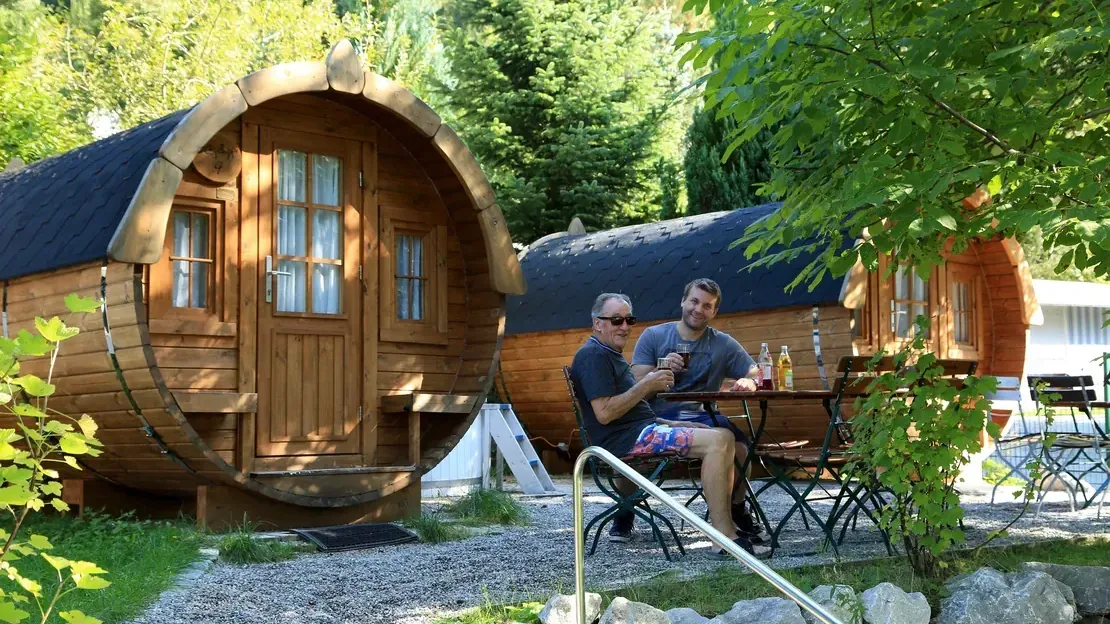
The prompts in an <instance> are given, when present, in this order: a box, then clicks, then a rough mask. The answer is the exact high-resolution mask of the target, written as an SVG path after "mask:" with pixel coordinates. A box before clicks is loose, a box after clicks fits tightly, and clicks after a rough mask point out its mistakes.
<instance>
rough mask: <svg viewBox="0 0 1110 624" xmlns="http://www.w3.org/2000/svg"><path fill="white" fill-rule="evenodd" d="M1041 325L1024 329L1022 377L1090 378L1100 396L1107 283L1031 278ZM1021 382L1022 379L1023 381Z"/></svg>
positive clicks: (1107, 338) (1107, 348)
mask: <svg viewBox="0 0 1110 624" xmlns="http://www.w3.org/2000/svg"><path fill="white" fill-rule="evenodd" d="M1033 290H1034V292H1036V294H1037V302H1038V303H1040V305H1041V310H1042V311H1043V312H1044V324H1043V325H1040V326H1036V325H1034V326H1032V327H1030V328H1029V348H1028V349H1026V352H1025V353H1026V355H1025V358H1026V359H1025V374H1026V375H1035V374H1038V373H1057V374H1068V375H1090V376H1091V378H1092V379H1094V382H1095V389H1096V391H1097V392H1098V396H1099V398H1100V399H1102V398H1104V388H1103V377H1104V373H1103V365H1102V355H1103V354H1104V353H1110V327H1103V326H1102V324H1103V321H1104V320H1107V318H1108V317H1107V316H1106V314H1107V313H1108V312H1110V284H1091V283H1087V282H1057V281H1053V280H1033ZM1023 381H1024V380H1023Z"/></svg>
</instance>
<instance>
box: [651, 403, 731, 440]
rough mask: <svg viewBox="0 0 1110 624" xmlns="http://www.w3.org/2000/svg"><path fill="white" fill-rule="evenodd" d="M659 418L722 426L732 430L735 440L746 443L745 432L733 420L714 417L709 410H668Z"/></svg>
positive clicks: (708, 425)
mask: <svg viewBox="0 0 1110 624" xmlns="http://www.w3.org/2000/svg"><path fill="white" fill-rule="evenodd" d="M660 418H663V419H666V420H675V421H680V422H695V423H701V424H703V425H705V426H706V427H723V428H725V429H729V430H730V431H732V435H733V436H734V437H735V438H736V441H737V442H743V443H744V444H747V443H748V436H747V434H745V433H744V432H743V431H742V430H741V429H740V427H737V426H736V425H735V424H733V422H732V421H731V420H729V419H728V418H725V417H724V416H717V418H716V419H714V418H713V417H712V416H711V415H710V414H709V412H687V411H681V412H669V413H666V414H663V415H661V416H660Z"/></svg>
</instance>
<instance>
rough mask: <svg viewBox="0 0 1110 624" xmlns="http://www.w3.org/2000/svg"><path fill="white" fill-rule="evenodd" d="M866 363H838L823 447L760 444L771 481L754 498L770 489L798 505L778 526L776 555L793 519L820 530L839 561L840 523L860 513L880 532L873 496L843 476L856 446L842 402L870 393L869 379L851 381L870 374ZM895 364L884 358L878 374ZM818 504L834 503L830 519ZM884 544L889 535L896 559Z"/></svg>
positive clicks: (774, 540)
mask: <svg viewBox="0 0 1110 624" xmlns="http://www.w3.org/2000/svg"><path fill="white" fill-rule="evenodd" d="M868 360H870V358H869V357H849V356H846V357H842V358H841V359H840V363H839V364H838V365H837V372H838V373H840V376H839V378H838V379H837V380H836V382H835V385H834V387H833V392H834V393H836V398H835V399H834V400H833V402H832V403H831V407H830V406H829V404H826V409H828V412H829V413H828V415H829V423H828V426H827V427H826V429H825V437H824V440H823V441H822V443H821V446H820V447H816V446H804V447H802V448H782V447H778V448H776V447H774V446H773V445H766V446H765V445H762V444H761V445H760V446H759V447H757V448H756V450H755V455H756V458H757V459H758V461H759V462H760V464H761V465H762V466H763V468H764V470H766V471H767V473H768V474H769V475H771V478H770V480H768V481H766V482H764V484H763V485H762V486H760V487H759V488H758V489H757V490H756V496H757V497H758V496H759V495H760V494H762V493H763V492H764V491H766V490H767V489H769V488H770V487H771V486H778V487H779V488H780V489H781V490H783V491H784V492H786V494H787V495H788V496H789V497H790V498H791V499H792V500H793V501H794V503H793V504H792V505H791V507H790V508H789V509H788V510H787V512H786V513H785V514H784V515H783V517H782V518H781V519H780V520H779V523H778V525H777V526H775V528H774V529H773V530H772V531H771V548H772V549H775V548H778V547H779V536H780V534H781V533H782V530H783V528H784V527H785V526H786V524H787V522H788V521H789V520H790V518H791V517H792V516H793V515H794V514H795V513H798V514H800V515H801V518H802V520H803V523H804V524H805V525H806V528H807V529H808V528H809V521H810V520H812V521H813V523H814V524H816V525H817V526H818V527H820V528H821V531H822V533H823V534H824V536H825V542H826V543H827V544H829V545H830V546H831V547H832V550H833V553H834V555H836V556H837V557H839V550H838V548H837V547H838V545H839V544H840V543H842V542H843V539H844V536H843V534H842V535H841V537H840V540H835V539H834V538H833V531H835V527H836V522H837V520H838V519H839V518H841V517H844V516H845V514H849V515H848V520H850V521H854V519H855V515H856V514H858V513H859V512H861V511H862V512H863V513H864V514H865V515H867V516H868V517H869V518H870V519H871V520H872V522H874V523H875V525H876V526H878V523H877V522H876V521H875V518H874V517H873V516H872V514H871V511H870V510H869V509H868V508H867V506H866V504H865V503H866V499H868V498H870V497H871V496H872V495H873V493H872V492H870V491H869V490H868V489H867V488H866V484H865V483H864V482H863V481H859V482H857V484H856V486H855V487H851V484H849V483H848V480H847V478H846V477H847V475H846V474H845V473H844V468H845V466H846V465H847V464H848V462H849V461H851V454H850V448H851V441H852V436H851V423H850V421H847V420H845V418H844V417H843V404H844V398H845V397H846V396H849V397H854V396H858V395H859V394H860V393H861V392H863V391H864V390H865V389H866V387H867V384H868V383H869V382H870V379H871V377H864V378H854V377H851V375H852V374H853V373H856V372H861V373H867V372H868V371H867V362H868ZM891 362H892V361H891V359H890V358H883V361H882V362H881V364H880V371H881V370H883V369H882V368H881V366H882V365H883V364H885V365H886V369H885V370H890V366H891ZM799 474H802V475H805V479H806V481H805V483H804V484H803V485H802V489H801V491H799V490H798V489H797V488H796V487H795V486H794V481H795V480H797V478H798V475H799ZM826 475H827V476H828V477H831V478H832V480H833V481H834V482H835V483H836V485H837V486H838V488H837V491H835V492H833V491H830V490H829V489H826V488H825V486H824V484H823V483H822V479H823V478H825V477H826ZM816 490H820V493H818V494H817V495H814V492H815V491H816ZM845 498H847V500H845ZM816 501H832V502H833V506H832V509H831V511H830V512H829V516H828V517H827V518H823V517H821V515H820V514H818V513H817V511H816V510H815V509H814V507H813V505H812V503H814V502H816ZM885 538H886V535H885V534H884V541H886V543H887V551H888V552H890V553H891V554H893V550H892V549H891V547H890V544H889V539H885Z"/></svg>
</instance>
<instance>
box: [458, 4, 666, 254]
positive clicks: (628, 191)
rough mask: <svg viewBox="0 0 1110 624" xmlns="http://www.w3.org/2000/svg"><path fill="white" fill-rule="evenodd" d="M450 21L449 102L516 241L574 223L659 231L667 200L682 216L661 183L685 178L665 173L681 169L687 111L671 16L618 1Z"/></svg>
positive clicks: (482, 7)
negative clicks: (681, 100)
mask: <svg viewBox="0 0 1110 624" xmlns="http://www.w3.org/2000/svg"><path fill="white" fill-rule="evenodd" d="M451 10H452V16H451V19H452V22H451V23H452V24H453V26H454V27H453V29H452V31H451V32H450V33H449V35H448V36H447V56H448V59H449V61H450V63H451V72H452V75H453V76H454V78H455V80H456V84H455V86H454V88H451V89H445V90H444V93H443V98H444V99H445V101H446V102H447V104H448V105H449V109H450V113H451V115H452V116H453V119H452V122H453V123H455V124H456V125H457V127H458V129H459V133H460V135H462V137H463V138H464V140H465V141H466V143H467V145H468V146H469V147H470V149H471V150H472V151H473V152H474V154H475V156H476V157H477V158H478V160H479V162H480V163H481V164H482V167H483V169H484V170H485V172H486V174H487V175H488V176H489V177H490V179H491V181H492V183H493V184H494V187H495V188H496V190H497V194H498V200H499V203H500V205H501V208H502V209H503V210H504V212H505V218H506V221H507V222H508V225H509V229H510V231H511V232H512V233H513V238H514V239H515V240H516V241H518V242H522V243H529V242H531V241H533V240H535V239H536V238H539V237H540V236H543V235H545V234H548V233H551V232H556V231H562V230H565V229H566V227H567V224H568V223H569V222H570V220H571V219H572V218H573V217H575V216H579V217H581V219H582V221H583V223H584V224H585V225H586V227H587V228H589V229H598V228H607V227H614V226H618V225H624V224H630V223H640V222H644V221H649V220H653V219H655V218H657V217H658V216H659V214H660V204H661V203H666V202H668V201H671V203H672V205H673V206H675V207H674V208H673V209H674V210H677V200H674V201H672V200H668V199H666V198H665V197H664V185H662V184H661V183H660V180H661V178H662V177H664V176H666V175H671V176H673V175H674V174H675V173H676V169H675V168H673V167H672V168H670V169H669V174H668V169H667V167H666V166H665V165H666V161H668V160H669V161H670V162H676V161H677V154H676V153H675V152H677V145H678V141H677V138H678V134H679V133H680V132H681V131H680V130H679V129H678V124H677V123H676V121H675V120H676V119H677V118H678V117H680V115H678V114H677V113H676V111H677V110H679V109H681V108H682V107H681V106H678V105H676V104H675V98H674V95H673V94H674V93H675V92H676V91H677V86H678V82H677V80H678V77H677V73H676V72H675V70H674V61H675V59H674V56H673V48H672V47H671V39H670V37H669V35H668V34H667V33H668V31H669V30H673V27H671V26H670V23H669V21H668V19H667V16H666V14H665V13H663V12H661V11H647V10H645V9H644V8H643V7H641V6H638V5H636V4H632V3H621V2H610V1H608V0H456V2H454V3H453V4H452V6H451ZM676 34H677V33H675V35H676ZM660 160H662V161H663V162H662V163H661V162H660ZM670 188H671V189H672V190H671V191H668V192H674V191H673V188H674V185H673V184H672V185H671V186H670Z"/></svg>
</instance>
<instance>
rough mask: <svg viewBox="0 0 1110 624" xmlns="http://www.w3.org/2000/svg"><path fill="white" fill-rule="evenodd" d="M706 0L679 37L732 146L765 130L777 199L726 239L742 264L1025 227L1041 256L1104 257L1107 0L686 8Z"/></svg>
mask: <svg viewBox="0 0 1110 624" xmlns="http://www.w3.org/2000/svg"><path fill="white" fill-rule="evenodd" d="M707 5H709V6H710V8H711V9H712V10H713V11H714V14H715V15H716V14H718V13H721V14H724V15H725V16H727V19H719V20H717V22H716V23H717V26H715V27H714V28H712V29H709V30H703V31H700V32H694V33H689V34H687V35H684V36H683V38H682V39H681V40H680V44H681V45H686V46H688V49H687V52H686V55H685V59H686V60H687V61H688V62H690V63H691V64H692V65H693V67H694V68H695V69H697V70H700V71H705V72H706V74H705V76H704V77H703V80H704V84H705V93H706V98H707V105H708V106H711V107H713V109H715V110H716V111H717V113H718V114H719V115H721V116H727V117H731V118H732V119H733V120H734V121H735V128H736V129H735V130H734V132H733V134H732V144H731V146H732V148H735V147H736V146H738V145H741V144H743V143H744V142H745V141H748V140H750V139H752V138H753V137H755V136H756V135H757V134H758V133H759V132H762V131H764V130H771V131H773V132H774V141H773V147H772V148H771V154H772V165H773V169H774V173H773V175H772V177H771V180H770V181H769V182H768V183H767V184H766V186H764V187H763V189H762V192H764V193H765V194H767V195H768V196H778V197H782V198H783V201H784V205H783V208H782V210H780V211H779V212H778V213H776V214H774V215H772V216H770V217H768V218H767V219H765V220H764V221H762V222H760V223H757V224H755V225H753V226H752V227H751V228H750V229H749V231H748V232H746V234H745V236H744V237H743V238H742V239H740V240H739V241H737V242H738V244H742V245H744V246H745V250H746V254H747V255H748V257H753V256H757V255H759V258H758V260H756V262H755V265H757V266H758V265H764V264H771V263H776V262H780V261H785V260H790V259H793V258H795V257H797V256H798V255H799V253H800V252H801V251H802V250H808V251H810V252H815V255H816V257H815V258H814V259H813V261H812V262H810V263H809V264H808V266H806V267H805V269H804V270H803V271H801V272H800V273H799V274H798V276H797V279H796V280H795V281H794V282H793V284H792V286H796V285H798V284H802V283H809V284H810V285H811V286H812V285H815V284H816V283H817V282H818V281H820V279H822V277H823V276H824V275H825V274H826V273H831V274H832V275H834V276H839V275H843V274H844V273H845V272H847V271H848V270H849V269H851V267H852V266H853V265H854V264H855V263H856V262H857V261H861V262H862V263H863V264H864V265H865V266H866V267H867V268H868V269H869V270H875V268H876V267H877V264H878V257H879V255H880V254H890V253H893V254H894V255H895V256H896V257H897V258H898V259H899V261H901V262H908V263H911V264H914V265H916V266H918V267H919V268H921V269H927V268H928V267H930V266H932V265H935V264H937V263H939V262H940V261H941V260H942V257H943V256H942V253H943V252H944V250H945V247H946V245H948V244H949V243H950V242H951V244H952V246H953V247H952V252H954V253H960V252H962V251H963V250H964V249H965V248H966V247H967V245H968V244H970V243H971V242H973V241H975V240H978V239H980V238H989V237H991V236H994V235H996V234H1001V235H1003V236H1013V235H1015V234H1017V233H1019V232H1024V231H1028V230H1030V229H1031V228H1033V227H1034V226H1039V227H1040V229H1041V230H1042V231H1043V235H1044V242H1043V244H1044V246H1045V249H1049V248H1057V249H1061V250H1063V251H1062V254H1061V256H1060V258H1059V260H1058V263H1057V264H1056V266H1055V272H1056V273H1061V272H1064V271H1066V270H1067V269H1068V268H1069V267H1075V268H1076V269H1078V270H1079V271H1084V270H1087V271H1088V272H1090V273H1092V274H1093V275H1094V276H1105V275H1108V274H1110V219H1107V217H1110V195H1108V194H1107V193H1106V192H1105V188H1106V186H1107V174H1108V172H1110V171H1108V167H1110V152H1108V151H1107V150H1106V145H1108V144H1110V106H1108V105H1110V63H1108V62H1107V60H1108V59H1110V2H1107V1H1106V0H1101V1H1099V0H1095V1H1091V2H1067V1H1065V0H1045V1H1044V2H1036V3H1030V2H1020V1H1017V0H1001V1H999V0H952V1H947V2H924V3H922V2H918V1H917V0H892V1H890V2H874V0H845V1H842V2H838V3H836V5H835V9H834V8H833V7H832V6H830V5H828V4H827V3H824V2H818V1H817V0H767V1H763V2H749V1H748V0H712V2H710V1H709V0H688V1H687V3H686V8H687V10H693V11H695V12H701V11H703V10H704V9H705V8H706V6H707ZM716 59H720V61H719V62H717V63H716V64H713V63H712V61H714V60H716ZM726 157H727V153H726ZM988 197H989V199H988ZM865 230H866V231H867V232H868V233H869V234H870V237H869V238H867V237H863V236H862V235H863V234H864V232H865Z"/></svg>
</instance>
